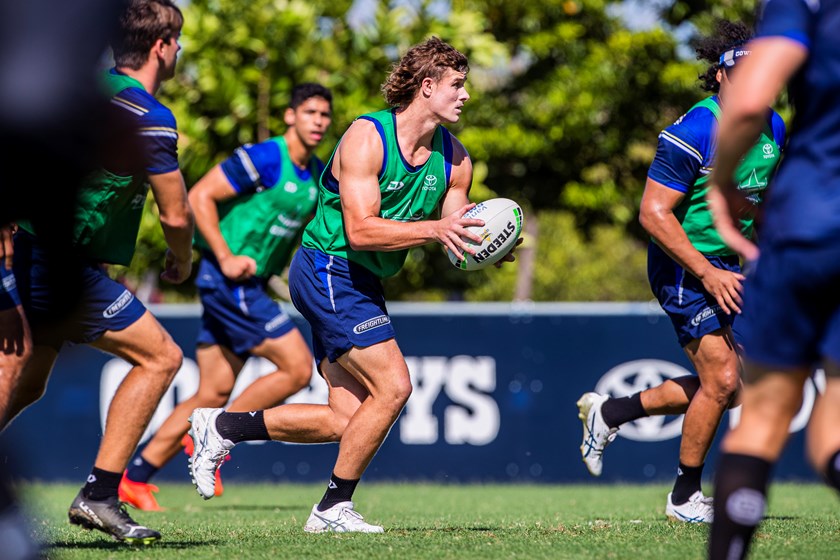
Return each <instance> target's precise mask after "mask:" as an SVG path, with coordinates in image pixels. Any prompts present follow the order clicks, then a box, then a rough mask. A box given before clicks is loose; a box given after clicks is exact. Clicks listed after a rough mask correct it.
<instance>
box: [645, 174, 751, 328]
mask: <svg viewBox="0 0 840 560" xmlns="http://www.w3.org/2000/svg"><path fill="white" fill-rule="evenodd" d="M684 197H685V194H683V193H681V192H679V191H677V190H675V189H672V188H669V187H666V186H665V185H663V184H661V183H659V182H657V181H654V180H653V179H651V178H649V177H648V179H647V183H645V191H644V194H643V195H642V204H641V208H640V210H639V222H640V223H641V224H642V227H644V228H645V231H647V232H648V233H649V234H650V235H651V237H653V238H654V239H655V240H656V243H657V244H658V245H659V246H660V247H662V249H663V250H664V251H665V252H666V253H668V255H669V256H670V257H671V258H672V259H674V260H675V261H676V262H677V263H678V264H679V265H680V266H682V267H683V268H684V269H686V270H687V271H689V272H690V273H691V274H692V275H694V276H695V277H697V278H698V279H699V280H700V281H701V282H703V287H704V288H705V289H706V291H708V292H709V293H710V294H712V295H713V296H714V297H715V300H717V302H718V305H720V307H721V309H723V311H724V312H725V313H727V314H730V313H732V312H733V311H734V312H735V313H740V312H741V307H740V306H741V291H742V285H741V282H742V281H743V280H744V276H743V275H741V274H739V273H736V272H730V271H728V270H722V269H720V268H717V267H715V266H713V265H712V264H711V263H710V262H709V261H708V260H707V259H706V257H704V256H703V255H702V254H701V253H700V251H698V250H697V249H695V248H694V246H693V245H692V244H691V241H689V239H688V236H687V235H686V233H685V230H684V229H683V228H682V226H681V225H680V223H679V221H677V217H676V216H675V215H674V208H676V207H677V206H678V205H679V204H680V202H682V200H683V198H684Z"/></svg>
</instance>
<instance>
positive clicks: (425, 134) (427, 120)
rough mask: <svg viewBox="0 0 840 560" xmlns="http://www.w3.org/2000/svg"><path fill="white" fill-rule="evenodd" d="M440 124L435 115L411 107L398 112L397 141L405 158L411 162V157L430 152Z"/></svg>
mask: <svg viewBox="0 0 840 560" xmlns="http://www.w3.org/2000/svg"><path fill="white" fill-rule="evenodd" d="M439 124H440V122H438V120H437V119H436V118H435V117H434V115H431V114H429V113H428V112H425V111H422V109H420V108H416V107H414V105H413V104H412V105H409V106H408V107H406V108H405V109H403V110H402V111H398V112H397V141H398V142H399V144H400V149H401V150H402V152H403V156H405V157H406V158H408V159H409V160H411V155H412V154H414V153H416V152H418V151H424V152H428V151H430V150H431V149H432V139H433V138H434V135H435V130H436V129H437V127H438V125H439Z"/></svg>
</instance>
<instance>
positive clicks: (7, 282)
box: [0, 261, 21, 311]
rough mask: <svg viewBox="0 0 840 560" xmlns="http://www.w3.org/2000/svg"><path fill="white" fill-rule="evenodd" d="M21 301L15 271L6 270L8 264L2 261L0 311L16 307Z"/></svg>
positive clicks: (0, 271) (0, 263)
mask: <svg viewBox="0 0 840 560" xmlns="http://www.w3.org/2000/svg"><path fill="white" fill-rule="evenodd" d="M20 303H21V302H20V294H19V293H18V289H17V282H16V280H15V273H14V271H13V270H6V264H5V263H4V262H2V261H0V311H6V310H7V309H14V308H15V307H17V306H18V305H20Z"/></svg>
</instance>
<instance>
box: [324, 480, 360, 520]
mask: <svg viewBox="0 0 840 560" xmlns="http://www.w3.org/2000/svg"><path fill="white" fill-rule="evenodd" d="M358 483H359V479H358V478H357V479H356V480H345V479H343V478H338V477H337V476H335V473H333V474H332V476H331V477H330V483H329V484H328V485H327V491H326V492H325V493H324V497H323V498H321V503H319V504H318V511H325V510H328V509H330V508H331V507H333V506H334V505H335V504H338V503H341V502H349V501H350V500H352V499H353V492H355V491H356V485H357V484H358Z"/></svg>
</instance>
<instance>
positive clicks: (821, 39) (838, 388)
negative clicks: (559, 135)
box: [709, 0, 840, 560]
mask: <svg viewBox="0 0 840 560" xmlns="http://www.w3.org/2000/svg"><path fill="white" fill-rule="evenodd" d="M762 8H763V12H762V14H761V16H760V22H759V25H758V33H757V38H756V39H755V40H754V41H753V42H752V43H751V44H750V49H751V50H752V55H751V56H750V57H749V58H748V59H747V60H746V61H745V63H744V65H743V66H742V67H741V68H739V70H738V72H739V73H738V76H737V80H736V81H735V83H734V88H733V89H734V92H733V93H734V95H733V96H732V103H731V104H729V105H727V107H726V108H725V110H724V114H723V119H722V120H721V126H720V140H719V145H718V164H717V167H716V168H715V169H714V171H713V174H712V182H713V183H714V184H716V185H718V186H719V191H715V192H714V193H711V194H712V196H714V198H713V199H712V200H713V202H714V203H715V218H716V223H717V224H718V229H719V230H720V232H721V235H722V236H723V238H724V240H726V241H727V242H728V243H729V245H730V246H731V247H732V248H734V249H737V250H738V252H739V253H740V254H741V255H742V256H743V257H744V258H746V259H748V260H756V259H757V260H756V263H755V274H751V275H750V277H749V279H748V281H747V285H746V290H745V298H744V321H743V329H744V350H745V375H744V389H743V407H742V411H741V419H740V423H739V424H738V426H736V427H735V428H734V429H733V430H732V431H731V432H729V433H728V434H727V435H726V437H725V439H724V441H723V444H722V450H723V454H722V456H721V458H720V463H719V465H718V470H717V476H716V479H715V520H714V524H713V526H712V531H711V538H710V544H709V553H710V557H711V558H713V559H721V560H722V559H727V560H735V559H738V558H744V557H745V556H746V555H747V553H748V551H749V547H750V542H751V539H752V536H753V533H754V532H755V528H756V526H757V525H758V524H759V522H760V521H761V519H762V518H763V516H764V511H765V508H766V500H767V487H768V484H769V481H770V474H771V469H772V466H773V463H774V462H775V461H776V460H777V459H778V458H779V455H780V454H781V452H782V449H783V448H784V445H785V442H786V441H787V438H788V430H789V427H790V422H791V420H792V419H793V417H794V416H795V414H796V412H797V410H798V409H799V407H800V404H801V402H802V394H803V386H804V384H805V382H806V380H807V379H808V376H809V375H810V373H811V371H812V370H813V368H814V367H815V366H817V365H821V366H822V367H823V368H824V369H825V374H826V387H825V392H824V393H823V394H822V395H820V396H819V397H818V398H817V402H816V404H815V405H814V409H813V411H812V413H811V419H810V423H809V425H808V441H807V450H808V457H809V459H810V461H811V464H812V465H813V467H814V468H815V469H816V470H817V472H819V473H820V474H821V475H822V476H823V478H824V480H825V481H826V483H827V484H829V485H830V486H832V487H834V488H835V489H838V490H840V104H838V102H837V100H838V99H840V33H838V30H840V0H821V1H820V2H816V1H806V0H772V1H768V2H765V3H764V4H763V6H762ZM785 84H789V86H790V87H789V91H790V98H791V100H792V101H793V105H794V109H795V116H794V121H793V126H792V130H793V133H792V135H791V139H790V143H789V145H788V149H787V155H786V157H785V160H784V162H783V163H782V165H781V167H780V169H779V173H778V175H777V176H776V178H775V181H774V183H773V185H772V187H771V188H772V196H771V197H769V200H768V202H767V206H766V211H765V216H764V225H763V228H762V231H761V237H760V240H759V243H760V245H759V247H758V248H757V247H756V246H755V245H754V244H752V243H751V242H750V241H749V240H747V239H746V238H744V237H743V236H742V235H741V234H740V233H739V232H738V230H737V229H736V228H735V227H733V223H735V222H734V220H737V219H738V218H739V217H740V215H741V212H742V210H743V208H744V207H745V206H746V204H747V203H746V202H745V201H744V199H743V197H742V195H741V193H739V192H738V191H737V189H736V186H737V183H736V181H735V179H734V178H733V170H734V169H735V168H736V166H737V165H738V162H739V161H740V159H741V157H742V155H743V154H744V152H745V151H746V150H747V148H748V147H749V146H750V145H751V143H752V142H753V140H754V138H755V135H756V134H758V133H759V131H760V130H761V126H762V123H763V122H764V119H765V116H766V106H767V104H768V103H771V102H772V101H773V100H774V99H775V98H776V96H777V95H778V94H779V93H780V92H781V90H782V88H783V87H784V86H785ZM759 248H760V252H759Z"/></svg>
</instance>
